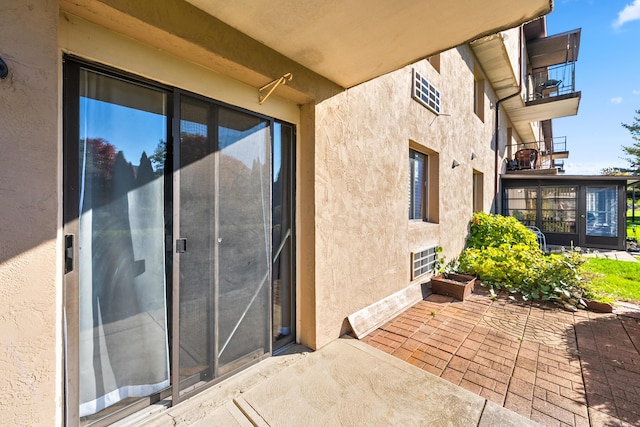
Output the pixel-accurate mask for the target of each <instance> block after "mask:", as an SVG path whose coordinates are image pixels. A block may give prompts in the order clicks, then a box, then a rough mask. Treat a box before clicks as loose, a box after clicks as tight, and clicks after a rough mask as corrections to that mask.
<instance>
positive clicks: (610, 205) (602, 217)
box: [586, 187, 618, 237]
mask: <svg viewBox="0 0 640 427" xmlns="http://www.w3.org/2000/svg"><path fill="white" fill-rule="evenodd" d="M586 192H587V195H586V203H587V236H600V237H617V236H618V191H617V188H616V187H587V190H586Z"/></svg>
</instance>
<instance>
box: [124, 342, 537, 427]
mask: <svg viewBox="0 0 640 427" xmlns="http://www.w3.org/2000/svg"><path fill="white" fill-rule="evenodd" d="M116 425H118V426H119V427H124V426H127V427H130V426H145V427H148V426H152V427H165V426H167V427H168V426H198V427H199V426H232V427H236V426H237V427H244V426H249V425H252V426H259V427H260V426H272V427H277V426H301V425H304V426H305V427H307V426H310V427H314V426H362V425H369V426H376V427H378V426H403V427H404V426H431V425H434V426H435V425H437V426H478V425H483V426H494V425H495V426H498V425H500V426H504V425H506V426H509V425H514V426H515V425H519V426H521V425H524V426H527V425H532V424H530V421H529V420H527V419H525V418H522V417H521V416H520V415H517V414H515V413H513V412H510V411H509V410H506V409H503V408H495V407H494V405H491V404H488V402H487V400H486V399H485V398H484V397H481V396H479V395H477V394H475V393H472V392H470V391H468V390H465V389H463V388H461V387H458V386H456V385H454V384H451V383H450V382H448V381H445V380H444V379H441V378H438V377H436V376H434V375H432V374H430V373H428V372H425V371H423V370H421V369H419V368H417V367H415V366H413V365H411V364H409V363H407V362H405V361H403V360H400V359H398V358H396V357H393V356H391V355H388V354H386V353H384V352H383V351H380V350H378V349H376V348H373V347H371V346H370V345H367V344H366V343H363V342H361V341H358V340H356V339H353V338H342V339H338V340H335V341H334V342H332V343H330V344H329V345H327V346H326V347H324V348H322V349H320V350H319V351H316V352H309V351H308V349H306V348H304V347H302V346H294V347H292V348H291V349H290V352H288V353H287V354H283V355H279V356H274V357H271V358H269V359H266V360H264V361H262V362H261V363H258V364H256V365H254V366H253V367H251V368H249V369H247V370H245V371H243V372H241V373H239V374H237V375H235V376H233V377H231V378H229V379H228V380H226V381H223V382H221V383H219V384H216V385H215V386H213V387H211V388H210V389H209V390H206V391H203V392H202V393H200V394H198V395H196V396H194V397H192V398H191V399H188V400H186V401H184V402H181V403H180V404H179V405H177V406H175V407H172V408H167V402H164V405H163V404H159V405H153V406H152V407H150V408H147V409H146V410H145V411H141V412H140V413H138V414H136V415H134V416H131V417H129V418H127V419H125V420H122V421H121V422H119V423H117V424H116Z"/></svg>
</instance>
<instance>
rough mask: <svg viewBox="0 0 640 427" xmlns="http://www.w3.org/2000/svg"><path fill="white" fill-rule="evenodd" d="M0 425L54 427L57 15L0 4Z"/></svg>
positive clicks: (37, 5)
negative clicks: (0, 70) (2, 65)
mask: <svg viewBox="0 0 640 427" xmlns="http://www.w3.org/2000/svg"><path fill="white" fill-rule="evenodd" d="M0 9H1V12H0V40H2V43H1V44H0V56H1V57H2V58H3V59H4V61H5V62H6V63H7V65H8V67H9V76H8V77H7V78H6V79H5V80H0V130H1V132H0V143H1V144H2V156H0V199H1V200H2V203H0V218H1V221H0V240H1V243H0V301H2V302H1V303H0V378H2V381H0V402H2V403H1V404H0V420H2V421H0V423H2V424H4V425H52V424H59V422H60V419H61V418H60V416H61V415H60V414H61V412H60V408H61V407H60V395H61V387H62V384H61V382H60V375H61V365H60V360H61V359H60V353H61V348H60V347H59V346H57V345H56V344H57V343H59V338H60V333H59V331H60V330H61V329H60V318H61V316H60V313H61V305H60V301H61V298H60V296H61V289H60V286H59V285H60V279H59V278H60V275H59V274H58V272H59V270H58V269H59V267H60V265H59V263H58V261H59V259H58V254H59V253H58V252H57V251H56V236H57V230H58V219H59V203H58V201H59V187H58V168H59V164H58V161H57V160H58V159H59V156H60V153H59V151H58V139H59V132H58V130H59V115H58V114H59V108H58V105H59V90H58V67H59V58H58V55H57V44H56V43H57V42H56V40H57V20H58V11H57V9H58V7H57V2H56V1H55V0H42V1H38V2H24V1H22V0H3V2H2V7H0Z"/></svg>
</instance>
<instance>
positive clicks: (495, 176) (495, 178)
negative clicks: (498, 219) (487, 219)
mask: <svg viewBox="0 0 640 427" xmlns="http://www.w3.org/2000/svg"><path fill="white" fill-rule="evenodd" d="M522 32H523V26H522V25H520V32H519V34H518V39H519V40H518V46H519V47H520V55H518V67H519V73H520V74H519V75H518V79H519V80H520V82H519V83H518V91H517V92H516V93H513V94H511V95H509V96H506V97H504V98H502V99H499V100H498V101H496V120H495V132H494V135H495V136H496V150H495V161H494V168H493V200H495V202H494V203H493V209H494V212H493V213H494V214H499V213H500V212H499V208H498V186H499V184H498V183H499V179H500V174H499V172H498V163H499V162H498V158H499V155H498V153H499V151H500V143H499V138H498V136H499V135H500V126H499V122H500V104H501V103H502V102H503V101H507V100H509V99H511V98H513V97H516V96H518V95H520V94H521V93H522V55H523V54H524V46H523V45H522Z"/></svg>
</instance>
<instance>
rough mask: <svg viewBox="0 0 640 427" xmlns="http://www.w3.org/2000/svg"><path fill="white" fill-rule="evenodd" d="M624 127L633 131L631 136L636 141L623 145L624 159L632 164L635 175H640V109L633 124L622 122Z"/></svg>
mask: <svg viewBox="0 0 640 427" xmlns="http://www.w3.org/2000/svg"><path fill="white" fill-rule="evenodd" d="M622 127H623V128H625V129H626V130H628V131H629V132H630V133H631V138H632V139H633V140H634V141H635V142H634V143H633V145H630V146H625V145H623V146H622V151H623V152H624V153H625V154H626V157H624V160H626V161H627V162H629V163H630V164H631V170H632V171H633V172H634V174H635V175H640V110H636V115H635V117H634V118H633V123H632V124H630V125H629V124H626V123H622Z"/></svg>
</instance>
